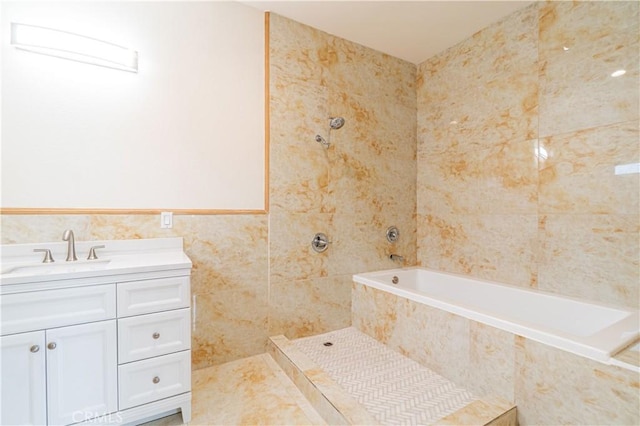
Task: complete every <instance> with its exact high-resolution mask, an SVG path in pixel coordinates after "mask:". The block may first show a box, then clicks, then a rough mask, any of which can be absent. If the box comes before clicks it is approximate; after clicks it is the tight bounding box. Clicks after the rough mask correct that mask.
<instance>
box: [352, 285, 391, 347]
mask: <svg viewBox="0 0 640 426" xmlns="http://www.w3.org/2000/svg"><path fill="white" fill-rule="evenodd" d="M351 289H352V291H351V322H352V324H353V327H355V328H357V329H358V330H360V331H361V332H363V333H365V334H368V335H369V336H371V337H373V338H374V339H376V340H377V341H379V342H381V343H384V344H387V343H388V342H389V340H390V339H391V337H392V335H393V334H394V333H395V329H396V325H397V320H398V301H399V300H400V298H399V297H398V296H395V295H393V294H389V293H384V292H382V291H379V290H376V289H374V288H371V287H367V286H365V285H362V284H358V283H355V282H354V283H353V284H352V287H351Z"/></svg>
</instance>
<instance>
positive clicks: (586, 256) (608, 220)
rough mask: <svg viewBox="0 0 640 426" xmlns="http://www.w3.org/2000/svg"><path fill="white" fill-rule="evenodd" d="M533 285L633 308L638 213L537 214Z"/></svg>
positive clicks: (638, 268)
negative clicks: (536, 280)
mask: <svg viewBox="0 0 640 426" xmlns="http://www.w3.org/2000/svg"><path fill="white" fill-rule="evenodd" d="M539 238H540V241H539V246H540V258H539V260H538V264H539V266H538V287H539V288H540V289H541V290H546V291H551V292H554V293H561V294H563V295H567V296H574V297H579V298H584V299H589V300H593V301H596V302H599V303H609V304H613V305H616V306H628V307H632V308H634V309H638V305H639V300H640V288H639V285H638V283H639V282H640V265H639V263H638V262H639V259H640V222H639V219H638V215H542V216H541V217H540V222H539Z"/></svg>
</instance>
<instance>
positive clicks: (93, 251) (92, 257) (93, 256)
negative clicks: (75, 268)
mask: <svg viewBox="0 0 640 426" xmlns="http://www.w3.org/2000/svg"><path fill="white" fill-rule="evenodd" d="M103 248H104V245H99V246H93V247H91V248H90V249H89V256H88V257H87V260H96V259H97V258H98V256H97V255H96V249H103Z"/></svg>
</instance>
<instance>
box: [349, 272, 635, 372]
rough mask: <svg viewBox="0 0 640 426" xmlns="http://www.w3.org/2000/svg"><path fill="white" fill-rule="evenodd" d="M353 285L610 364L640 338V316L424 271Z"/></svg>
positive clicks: (361, 279)
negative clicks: (616, 354) (375, 290)
mask: <svg viewBox="0 0 640 426" xmlns="http://www.w3.org/2000/svg"><path fill="white" fill-rule="evenodd" d="M394 277H397V278H398V280H397V281H398V283H397V284H393V282H392V281H393V279H394ZM353 279H354V281H355V282H357V283H360V284H364V285H367V286H370V287H373V288H376V289H378V290H382V291H386V292H389V293H392V294H395V295H397V296H401V297H405V298H408V299H411V300H413V301H415V302H418V303H422V304H425V305H428V306H432V307H434V308H439V309H442V310H445V311H447V312H451V313H453V314H456V315H460V316H463V317H465V318H468V319H471V320H473V321H478V322H481V323H484V324H487V325H490V326H493V327H496V328H499V329H502V330H506V331H508V332H511V333H514V334H517V335H520V336H523V337H526V338H528V339H531V340H535V341H538V342H540V343H544V344H547V345H549V346H553V347H555V348H558V349H563V350H566V351H569V352H572V353H574V354H577V355H581V356H584V357H587V358H590V359H594V360H596V361H600V362H603V363H607V364H609V363H610V362H611V361H610V358H611V356H612V355H615V353H616V352H617V351H619V350H621V349H623V348H624V347H626V346H628V345H630V344H631V343H633V341H634V340H635V339H636V338H637V337H638V336H639V335H640V324H639V316H638V311H634V310H631V309H625V308H615V307H610V306H603V305H598V304H595V303H591V302H587V301H582V300H579V299H575V298H570V297H563V296H559V295H555V294H551V293H546V292H542V291H538V290H529V289H525V288H521V287H515V286H510V285H505V284H498V283H493V282H489V281H482V280H476V279H471V278H468V277H463V276H459V275H453V274H445V273H441V272H435V271H430V270H428V269H422V268H405V269H392V270H388V271H379V272H370V273H365V274H358V275H354V276H353Z"/></svg>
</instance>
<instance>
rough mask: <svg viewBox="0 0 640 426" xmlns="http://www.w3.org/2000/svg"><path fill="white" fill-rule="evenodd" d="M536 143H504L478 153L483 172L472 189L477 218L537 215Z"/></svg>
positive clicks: (532, 141)
mask: <svg viewBox="0 0 640 426" xmlns="http://www.w3.org/2000/svg"><path fill="white" fill-rule="evenodd" d="M537 148H538V141H537V140H526V141H504V142H502V143H500V144H496V145H494V146H492V147H490V148H487V149H484V150H481V151H479V152H478V153H477V154H476V156H477V158H478V161H479V163H480V170H479V172H478V174H477V176H476V179H475V181H474V182H473V183H472V184H471V185H470V186H471V188H472V190H473V194H472V195H471V197H470V198H471V200H470V201H471V202H472V204H473V205H474V209H473V211H474V213H477V214H536V213H537V210H538V205H537V201H538V158H537V156H536V149H537Z"/></svg>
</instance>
